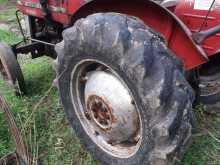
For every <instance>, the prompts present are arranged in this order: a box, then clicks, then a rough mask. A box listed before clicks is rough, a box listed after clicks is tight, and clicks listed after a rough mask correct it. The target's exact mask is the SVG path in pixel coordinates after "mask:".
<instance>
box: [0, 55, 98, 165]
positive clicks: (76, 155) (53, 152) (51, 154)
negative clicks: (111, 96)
mask: <svg viewBox="0 0 220 165" xmlns="http://www.w3.org/2000/svg"><path fill="white" fill-rule="evenodd" d="M22 62H23V64H22V70H23V73H24V77H25V80H26V83H27V88H28V95H27V96H25V97H21V98H19V97H16V96H14V95H13V92H12V91H11V90H10V89H9V88H7V86H5V85H4V83H1V84H0V91H1V92H2V93H3V94H4V96H5V97H6V99H7V101H8V103H9V104H10V106H11V109H12V111H13V113H14V115H15V117H16V121H17V124H18V126H19V127H20V128H24V131H23V133H22V135H23V138H24V140H25V142H26V144H27V145H28V146H29V151H30V152H31V153H34V154H36V152H37V148H38V151H39V152H38V153H37V155H38V157H39V160H40V163H42V164H45V165H47V164H71V163H72V164H76V165H96V164H97V163H96V162H95V161H94V160H93V159H92V158H91V157H90V155H89V154H87V153H86V152H85V151H84V150H83V149H82V147H81V145H80V143H79V140H78V138H77V137H76V136H75V134H74V132H73V130H72V129H71V128H70V126H69V124H68V122H67V120H66V118H65V114H64V111H63V109H62V107H61V105H60V104H59V99H58V93H57V90H56V89H52V91H51V92H50V93H49V95H48V96H47V98H46V99H45V100H44V101H43V103H42V104H41V105H40V107H38V108H37V110H36V111H35V112H34V113H33V109H34V107H35V105H36V104H37V102H38V101H39V100H40V99H41V98H42V97H43V96H44V94H45V91H47V90H48V89H49V88H50V86H51V83H52V81H53V78H54V72H53V70H52V64H51V63H52V61H51V59H49V58H47V57H43V58H39V59H35V60H31V59H26V60H23V61H22ZM31 114H33V115H32V117H31V118H30V116H31ZM28 118H30V119H31V120H30V123H28V124H27V125H26V124H24V123H26V122H27V119H28ZM2 121H3V116H2V115H1V118H0V123H1V122H2ZM1 129H3V130H0V131H1V134H0V139H2V141H0V157H1V156H3V155H5V154H6V153H9V152H11V151H13V149H14V148H13V144H12V142H11V141H10V138H9V137H10V136H9V133H8V132H7V125H6V124H4V127H1ZM2 132H3V133H2ZM30 134H31V135H30ZM30 136H31V137H30ZM3 140H4V141H3ZM2 148H3V149H2Z"/></svg>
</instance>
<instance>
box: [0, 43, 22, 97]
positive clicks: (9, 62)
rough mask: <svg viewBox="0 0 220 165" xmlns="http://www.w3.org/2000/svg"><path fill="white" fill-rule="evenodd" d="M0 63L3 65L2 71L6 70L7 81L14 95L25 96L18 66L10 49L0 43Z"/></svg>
mask: <svg viewBox="0 0 220 165" xmlns="http://www.w3.org/2000/svg"><path fill="white" fill-rule="evenodd" d="M0 62H1V63H2V64H3V67H4V69H5V70H7V81H8V82H9V86H12V88H14V92H15V94H16V95H23V94H25V93H26V89H25V81H24V77H23V74H22V71H21V68H20V65H19V63H18V61H17V59H16V57H15V55H14V53H13V51H12V49H11V47H10V46H8V45H7V44H5V43H0Z"/></svg>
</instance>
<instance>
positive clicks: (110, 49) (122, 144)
mask: <svg viewBox="0 0 220 165" xmlns="http://www.w3.org/2000/svg"><path fill="white" fill-rule="evenodd" d="M63 38H64V41H63V42H61V43H59V44H57V45H56V51H57V54H58V58H57V65H56V68H57V82H58V89H59V92H60V97H61V102H62V104H63V106H64V109H65V112H66V114H67V117H68V119H69V121H70V124H71V126H72V127H73V129H74V130H75V131H76V134H77V135H78V137H79V138H80V139H81V141H82V143H83V144H84V146H85V148H86V149H87V150H88V151H89V152H90V153H91V154H92V155H93V156H94V158H95V159H97V160H99V161H100V162H101V163H102V164H108V165H123V164H126V165H146V164H149V165H165V164H169V165H170V164H173V163H174V162H175V160H177V159H179V158H180V157H181V155H182V153H183V150H184V148H185V147H186V146H187V144H188V142H189V140H190V137H191V123H190V119H191V118H192V102H193V100H194V96H193V91H192V89H191V87H190V86H189V85H188V83H187V82H186V80H185V78H184V73H183V69H182V65H181V63H180V61H179V60H178V59H177V58H176V57H175V56H174V55H173V54H172V53H171V52H170V51H169V50H168V48H167V47H166V46H165V44H164V42H163V41H162V38H161V37H160V36H159V35H158V34H157V33H155V32H154V31H152V30H151V29H150V28H149V27H147V26H146V25H144V24H143V22H141V21H140V20H138V19H137V18H134V17H129V16H126V15H122V14H117V13H105V14H103V13H99V14H93V15H90V16H88V17H87V18H85V19H80V20H78V21H77V22H76V23H75V25H74V26H73V27H72V28H69V29H67V30H65V31H64V32H63ZM101 82H103V83H101ZM114 84H117V85H115V86H117V87H118V88H117V90H116V89H115V88H114V87H115V86H114ZM89 94H92V95H95V97H94V98H96V99H97V100H98V101H99V98H103V96H104V100H105V101H102V99H100V102H98V101H97V100H95V99H94V100H95V101H94V104H91V105H95V106H94V108H91V109H92V110H91V109H90V107H92V106H90V103H91V100H93V99H91V100H90V99H88V98H90V97H87V96H88V95H89ZM122 96H123V97H122ZM115 98H116V99H115ZM128 100H130V101H128ZM117 102H119V104H117ZM122 102H123V103H122ZM108 105H109V107H110V108H109V109H110V110H109V111H108ZM97 107H98V108H97ZM100 107H101V108H100ZM103 107H104V108H103ZM127 107H128V108H127ZM93 109H95V110H94V111H93ZM103 109H104V110H103ZM106 109H107V110H106ZM119 109H120V111H119ZM104 112H106V113H104ZM108 114H110V116H111V117H108ZM131 114H132V115H131ZM94 116H96V117H94ZM103 116H104V117H103ZM97 118H98V119H97ZM100 118H101V119H100ZM103 118H104V119H106V121H105V120H103ZM111 118H114V119H116V120H109V121H110V122H109V121H107V119H111ZM113 121H114V122H113ZM131 121H133V124H134V125H132V126H131V123H132V122H131ZM109 123H110V124H109ZM104 126H105V127H104ZM108 126H109V127H108ZM106 128H107V129H106ZM129 128H130V129H129ZM91 132H93V134H92V133H91ZM120 132H122V134H120ZM114 135H117V136H114ZM137 135H138V136H137ZM96 137H97V138H96ZM100 139H101V140H100ZM105 145H106V146H109V147H105ZM126 147H127V148H126ZM128 147H130V148H129V149H131V151H130V150H129V149H128ZM132 147H133V149H132ZM108 148H111V150H109V149H108ZM126 149H128V150H126ZM118 150H120V151H118ZM122 150H123V151H122ZM111 151H112V152H111ZM117 151H118V152H117ZM126 151H130V153H129V154H126Z"/></svg>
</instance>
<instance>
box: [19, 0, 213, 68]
mask: <svg viewBox="0 0 220 165" xmlns="http://www.w3.org/2000/svg"><path fill="white" fill-rule="evenodd" d="M20 2H21V3H20V4H19V5H18V8H19V9H20V10H21V11H22V12H24V13H26V14H30V15H34V16H37V17H43V13H42V12H41V10H40V9H36V8H30V7H25V6H24V5H23V4H24V3H25V2H32V3H39V0H21V1H20ZM49 5H52V6H56V7H61V8H63V9H66V10H65V12H63V13H58V12H54V11H51V12H52V17H53V19H54V20H55V21H57V22H60V23H62V24H65V25H71V24H73V23H74V21H76V20H77V19H79V18H82V17H86V16H87V15H89V14H92V13H97V12H119V13H124V14H129V15H133V16H136V17H138V18H140V19H142V20H143V21H144V22H145V23H146V24H147V25H148V26H150V27H151V28H152V29H154V30H155V31H157V32H159V33H160V34H161V35H162V36H163V37H164V38H165V40H166V42H167V45H168V47H169V48H170V49H171V50H172V51H173V52H174V53H175V54H176V55H177V56H178V57H179V58H180V59H181V60H182V61H183V63H184V66H185V69H186V70H190V69H193V68H195V67H197V66H199V65H201V64H203V63H205V62H207V54H206V53H208V55H210V53H212V52H213V51H212V52H210V51H209V52H207V51H206V52H205V51H204V50H203V48H204V46H209V45H203V48H202V47H201V46H200V45H196V44H195V43H194V41H193V40H192V38H191V35H192V33H191V30H190V29H189V28H187V26H186V25H185V24H184V23H183V22H182V21H181V20H180V19H179V18H178V17H177V16H176V15H174V14H173V13H171V12H170V11H169V10H167V9H165V8H163V7H161V6H159V5H158V4H156V3H154V2H152V1H150V0H149V1H146V0H136V1H133V0H91V1H88V0H87V1H84V0H61V1H60V2H59V3H57V0H49ZM180 8H181V7H180V6H178V8H177V9H176V11H178V10H179V9H180ZM177 13H178V12H177ZM206 50H207V49H206Z"/></svg>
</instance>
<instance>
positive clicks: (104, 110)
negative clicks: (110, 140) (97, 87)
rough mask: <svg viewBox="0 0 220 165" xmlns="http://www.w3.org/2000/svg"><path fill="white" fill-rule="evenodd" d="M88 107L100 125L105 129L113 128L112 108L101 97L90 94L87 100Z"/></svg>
mask: <svg viewBox="0 0 220 165" xmlns="http://www.w3.org/2000/svg"><path fill="white" fill-rule="evenodd" d="M87 109H88V111H89V113H90V114H91V117H92V119H93V120H94V121H95V123H96V124H97V126H98V127H100V128H101V129H103V130H107V129H110V128H111V125H112V113H111V109H110V107H109V106H108V105H107V103H105V101H104V100H103V99H102V98H101V97H99V96H96V95H93V96H90V97H89V98H88V102H87Z"/></svg>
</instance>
